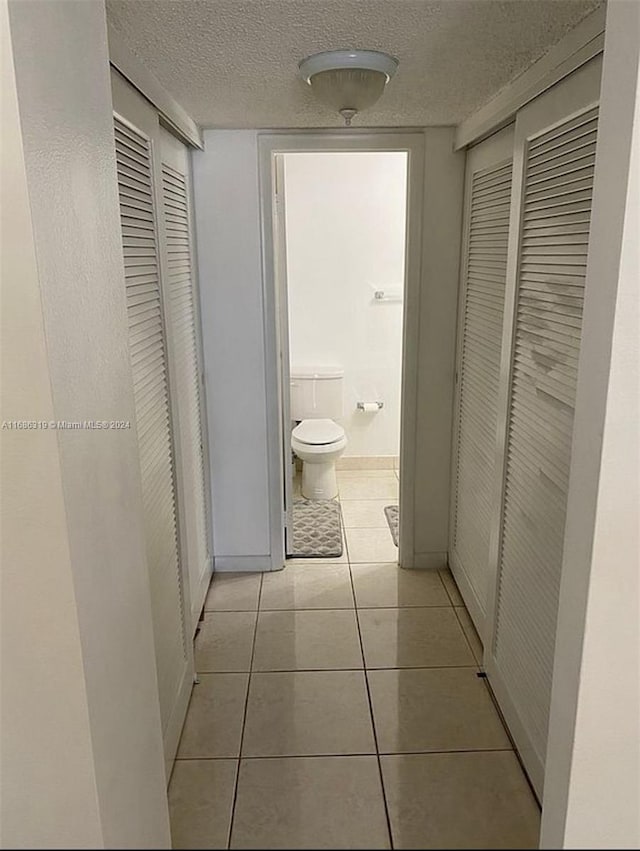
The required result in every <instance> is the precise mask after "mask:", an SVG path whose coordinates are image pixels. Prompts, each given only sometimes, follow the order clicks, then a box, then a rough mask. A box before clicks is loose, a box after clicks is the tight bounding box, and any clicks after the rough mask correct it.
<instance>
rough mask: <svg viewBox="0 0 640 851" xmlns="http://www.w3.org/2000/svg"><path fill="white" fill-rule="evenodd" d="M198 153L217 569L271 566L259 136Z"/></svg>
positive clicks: (211, 137)
mask: <svg viewBox="0 0 640 851" xmlns="http://www.w3.org/2000/svg"><path fill="white" fill-rule="evenodd" d="M204 141H205V149H204V151H195V152H194V154H193V182H194V201H195V219H196V230H197V243H198V264H199V281H200V300H201V315H202V337H203V349H204V361H205V380H206V386H207V416H208V427H209V452H210V463H211V487H212V503H213V540H214V549H215V553H214V555H215V569H216V570H221V569H247V570H267V569H269V567H270V566H271V561H270V553H271V541H270V535H269V505H268V502H269V499H268V477H269V471H268V466H267V430H266V429H267V424H266V393H265V360H264V345H265V340H264V316H263V298H262V256H261V237H260V214H259V195H258V153H257V134H256V133H255V132H254V131H237V132H236V131H230V130H223V131H216V130H208V131H206V132H205V134H204Z"/></svg>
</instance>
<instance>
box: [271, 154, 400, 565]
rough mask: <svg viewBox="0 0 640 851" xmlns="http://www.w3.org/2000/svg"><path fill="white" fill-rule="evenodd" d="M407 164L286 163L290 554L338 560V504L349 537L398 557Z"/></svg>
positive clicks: (389, 159) (370, 160)
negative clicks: (375, 541) (370, 541)
mask: <svg viewBox="0 0 640 851" xmlns="http://www.w3.org/2000/svg"><path fill="white" fill-rule="evenodd" d="M407 157H408V154H407V152H406V151H372V152H364V151H358V152H353V151H351V152H322V153H319V152H303V153H301V152H296V153H286V154H282V155H281V164H280V170H281V174H282V181H283V184H284V192H283V193H282V194H283V196H284V203H283V205H282V206H283V208H284V215H282V216H281V217H280V221H281V222H282V223H283V224H282V225H281V227H282V230H283V234H282V235H281V239H280V245H281V246H283V249H282V250H283V253H284V254H285V257H286V262H285V264H283V266H284V267H286V274H285V269H283V274H282V278H283V279H285V278H286V289H285V287H284V286H283V285H282V284H281V287H280V292H282V293H284V294H285V301H286V303H287V310H286V314H285V313H284V310H283V311H282V313H281V316H282V315H283V314H284V315H286V319H287V325H288V335H286V337H288V357H287V356H286V352H283V360H286V361H287V363H288V365H289V370H288V372H289V375H288V377H287V376H283V377H284V378H285V380H287V378H288V384H289V387H290V393H289V398H288V400H286V401H285V406H284V407H285V412H284V418H285V419H288V420H289V421H290V428H291V430H292V433H291V448H292V450H293V451H292V452H291V454H290V455H289V458H288V459H287V460H288V461H289V460H290V462H291V463H286V464H285V491H286V497H285V501H286V503H287V505H288V506H292V508H293V511H292V514H293V518H292V520H293V522H292V527H293V532H292V533H291V534H288V535H287V555H288V556H290V557H314V556H315V557H318V558H332V557H340V556H341V555H342V535H341V534H340V535H339V538H338V540H336V536H337V534H338V532H339V531H340V526H341V521H340V510H339V509H337V508H336V502H337V501H342V500H344V501H342V515H343V520H344V522H345V524H346V523H347V522H354V523H357V524H358V528H357V531H356V529H353V530H349V529H348V530H347V538H349V537H354V538H357V537H358V535H362V534H364V536H365V537H370V536H371V535H372V534H373V535H374V536H375V535H378V536H380V537H382V539H383V542H384V545H385V550H386V551H387V553H388V557H389V560H393V561H396V560H397V548H396V547H397V522H398V520H397V518H398V496H397V492H398V479H399V446H400V421H401V383H402V338H403V310H404V305H403V302H404V299H403V294H404V279H405V253H406V207H407ZM276 227H277V226H276ZM276 240H277V236H276ZM286 337H285V339H286ZM283 348H284V347H283ZM285 396H286V394H285ZM287 408H288V409H289V411H288V416H287ZM350 495H352V498H354V499H355V500H357V502H358V506H359V508H358V509H356V506H355V502H352V501H351V498H350ZM329 500H331V501H334V502H333V505H331V504H328V501H329ZM364 501H366V504H365V505H364V509H363V507H362V506H361V505H360V503H361V502H364ZM351 509H354V510H357V511H358V518H353V517H351V513H352V512H351ZM361 524H364V526H362V528H361ZM394 525H395V528H394V532H395V540H396V543H394V539H393V537H392V532H391V528H392V527H394ZM363 528H366V529H367V530H368V531H367V532H366V533H363V531H362V529H363ZM374 529H375V530H377V531H375V532H374V531H373V530H374ZM336 530H337V531H336ZM380 530H382V531H380Z"/></svg>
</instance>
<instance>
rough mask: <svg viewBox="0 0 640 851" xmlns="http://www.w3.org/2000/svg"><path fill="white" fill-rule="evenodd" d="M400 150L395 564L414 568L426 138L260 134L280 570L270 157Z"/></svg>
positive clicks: (404, 133) (274, 553)
mask: <svg viewBox="0 0 640 851" xmlns="http://www.w3.org/2000/svg"><path fill="white" fill-rule="evenodd" d="M330 151H334V152H338V153H348V152H365V153H376V152H384V151H387V152H389V151H406V152H407V154H408V157H407V228H406V253H405V257H406V263H405V290H404V310H403V336H402V340H403V342H402V404H401V418H400V469H401V471H402V475H401V476H400V505H401V509H402V510H401V511H400V536H399V537H400V540H399V544H400V546H399V552H398V562H399V564H400V565H401V566H402V565H404V564H406V565H413V558H414V553H413V548H414V534H413V518H414V512H415V506H414V504H415V493H414V492H415V487H414V485H415V457H416V422H417V373H418V333H419V325H418V323H419V315H420V283H421V278H422V211H423V192H424V134H423V133H422V131H420V130H415V131H410V130H398V131H393V130H384V131H381V132H372V131H370V130H362V131H360V130H332V131H326V132H318V131H308V132H305V131H299V132H296V133H291V132H288V131H285V132H281V133H278V132H273V133H261V134H259V135H258V159H259V163H258V165H259V190H260V225H261V239H262V281H263V299H264V335H265V386H266V396H267V410H266V415H267V453H268V459H267V461H268V471H269V482H268V488H269V525H270V533H271V569H272V570H280V569H281V568H282V567H283V566H284V560H285V546H284V524H285V517H284V498H283V495H284V487H285V482H284V476H283V472H284V458H283V450H282V446H283V440H282V438H283V434H282V420H281V408H282V399H281V394H280V384H281V377H280V352H281V341H280V335H279V331H278V305H277V298H276V277H275V266H274V259H275V258H274V240H273V232H274V209H275V185H274V169H273V161H274V156H275V154H285V153H301V152H307V153H311V152H315V153H327V152H330Z"/></svg>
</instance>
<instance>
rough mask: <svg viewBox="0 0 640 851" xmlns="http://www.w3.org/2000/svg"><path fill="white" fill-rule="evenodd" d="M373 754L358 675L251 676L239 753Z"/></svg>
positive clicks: (364, 692) (362, 685)
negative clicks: (241, 744)
mask: <svg viewBox="0 0 640 851" xmlns="http://www.w3.org/2000/svg"><path fill="white" fill-rule="evenodd" d="M367 753H375V745H374V740H373V730H372V726H371V716H370V712H369V702H368V699H367V689H366V684H365V679H364V673H363V672H362V671H311V672H309V671H298V672H295V673H275V674H253V675H252V677H251V687H250V689H249V701H248V706H247V720H246V724H245V732H244V741H243V746H242V755H243V756H245V757H247V756H311V755H329V754H367Z"/></svg>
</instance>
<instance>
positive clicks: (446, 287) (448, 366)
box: [412, 127, 465, 567]
mask: <svg viewBox="0 0 640 851" xmlns="http://www.w3.org/2000/svg"><path fill="white" fill-rule="evenodd" d="M454 137H455V130H454V128H451V127H430V128H427V129H426V130H425V175H424V217H423V223H422V225H423V232H424V236H423V242H422V280H423V285H422V291H421V297H420V309H419V322H420V333H419V349H420V351H419V373H418V388H417V397H418V412H417V422H416V443H417V445H416V458H415V469H416V482H415V504H416V512H415V514H416V516H415V529H414V553H415V555H414V565H412V566H415V567H444V566H445V564H446V558H447V549H448V547H449V493H450V487H451V482H450V468H451V433H452V428H453V394H454V377H455V352H456V316H457V311H458V280H459V264H460V239H461V233H462V201H463V192H464V165H465V153H464V151H457V152H456V151H454V150H453V141H454Z"/></svg>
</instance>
